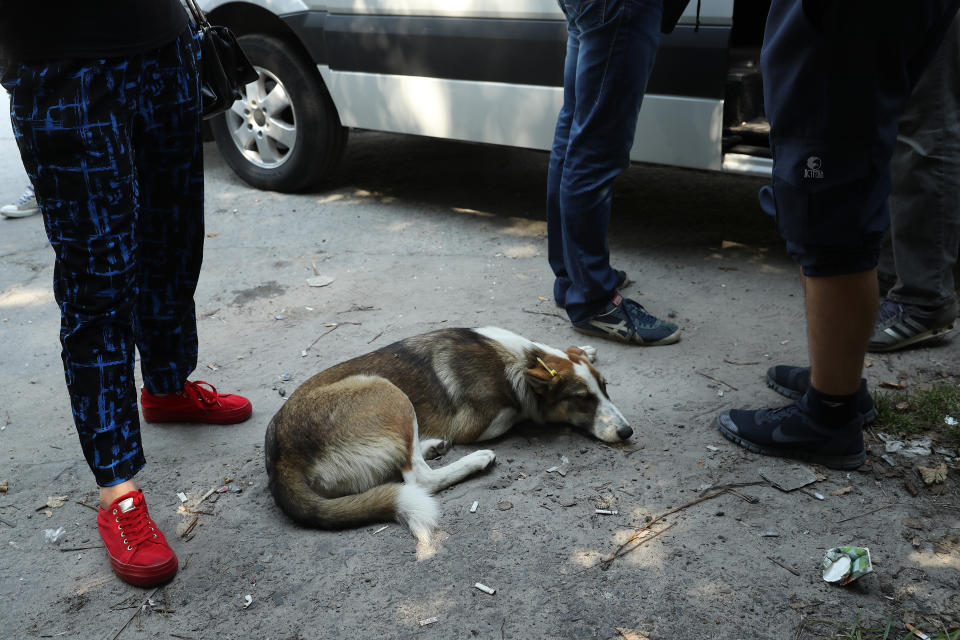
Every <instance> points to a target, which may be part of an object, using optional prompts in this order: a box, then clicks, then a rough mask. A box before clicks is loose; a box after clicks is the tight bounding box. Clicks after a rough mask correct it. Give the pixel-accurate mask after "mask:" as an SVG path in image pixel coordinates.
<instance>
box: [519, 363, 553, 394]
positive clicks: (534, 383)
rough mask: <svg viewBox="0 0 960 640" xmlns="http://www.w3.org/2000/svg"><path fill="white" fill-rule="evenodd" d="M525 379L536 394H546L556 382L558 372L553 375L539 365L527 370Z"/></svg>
mask: <svg viewBox="0 0 960 640" xmlns="http://www.w3.org/2000/svg"><path fill="white" fill-rule="evenodd" d="M524 377H525V378H526V380H527V384H528V385H530V388H531V389H533V390H534V391H535V392H536V393H541V394H542V393H546V392H547V390H548V389H550V385H552V384H553V382H554V380H556V372H555V371H554V372H553V373H551V372H550V371H548V370H547V369H546V368H544V367H543V366H541V365H539V364H537V366H535V367H531V368H529V369H527V371H526V373H525V375H524Z"/></svg>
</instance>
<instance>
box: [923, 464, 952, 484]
mask: <svg viewBox="0 0 960 640" xmlns="http://www.w3.org/2000/svg"><path fill="white" fill-rule="evenodd" d="M917 469H918V470H919V471H920V477H921V478H923V484H925V485H927V486H928V487H929V486H930V485H932V484H940V483H941V482H943V481H944V480H946V479H947V463H946V462H941V463H940V466H939V467H933V468H930V467H917Z"/></svg>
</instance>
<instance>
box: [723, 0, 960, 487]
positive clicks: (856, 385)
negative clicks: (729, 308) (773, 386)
mask: <svg viewBox="0 0 960 640" xmlns="http://www.w3.org/2000/svg"><path fill="white" fill-rule="evenodd" d="M958 7H960V0H914V1H913V2H894V1H893V0H879V1H878V0H873V1H870V2H868V1H867V0H804V1H801V0H773V2H772V3H771V6H770V12H769V14H768V17H767V26H766V32H765V34H764V43H763V49H762V52H761V71H762V73H763V83H764V90H763V93H764V104H765V109H766V113H767V117H768V119H769V120H770V143H771V148H772V150H773V181H772V187H768V188H765V189H764V191H763V192H762V194H761V203H762V204H763V205H764V207H765V208H767V209H768V210H771V211H772V212H773V213H775V215H776V219H777V226H778V229H779V231H780V234H781V235H782V236H783V237H784V239H785V240H786V244H787V251H788V252H789V253H790V255H791V256H792V257H793V258H794V260H795V261H796V262H797V263H798V264H799V265H800V267H801V270H802V279H803V285H804V291H805V294H806V300H805V304H806V316H807V337H808V342H809V347H810V370H809V377H808V386H807V388H806V390H805V391H803V390H801V389H799V388H798V383H799V382H800V381H801V380H803V379H804V376H803V375H802V373H803V368H800V367H779V368H777V369H779V372H776V371H775V372H774V373H775V375H776V378H777V381H778V382H779V383H782V384H781V386H782V387H783V388H784V389H786V390H787V391H793V392H796V393H797V395H799V396H800V397H799V399H798V400H797V401H796V402H794V403H793V404H790V405H788V406H786V407H780V408H778V409H772V410H770V409H762V410H751V411H746V410H739V409H735V410H731V411H728V412H725V413H723V414H721V415H720V416H719V417H718V418H717V426H718V427H719V429H720V431H721V432H722V433H723V435H725V436H726V437H727V438H729V439H730V440H733V441H734V442H736V443H737V444H739V445H741V446H743V447H745V448H746V449H749V450H751V451H754V452H757V453H763V454H767V455H774V456H781V457H790V458H800V459H804V460H809V461H812V462H817V463H820V464H823V465H826V466H828V467H832V468H838V469H853V468H856V467H858V466H860V465H861V464H863V462H864V461H865V459H866V451H865V449H864V444H863V432H862V426H863V424H864V422H865V421H866V420H867V419H868V417H869V412H870V411H872V403H871V402H870V398H869V393H868V392H867V388H866V381H865V380H863V379H862V378H861V374H862V369H863V359H864V355H865V354H866V351H867V345H868V342H869V340H870V336H871V334H872V333H873V330H874V322H875V320H876V318H877V309H878V307H879V292H878V286H877V263H878V256H879V253H880V247H881V243H882V240H883V236H884V233H885V232H886V230H887V227H888V226H889V224H890V211H889V204H888V198H889V196H890V192H891V184H892V181H891V173H890V162H891V158H892V156H893V152H894V148H895V145H896V142H897V125H898V122H899V120H900V116H901V114H902V113H903V111H904V109H905V107H906V104H907V99H908V98H909V97H910V94H911V92H912V90H913V87H914V85H915V84H916V83H917V80H918V79H919V77H920V75H921V73H922V72H923V70H924V68H925V67H926V66H927V64H928V63H929V61H930V60H931V58H932V57H933V55H934V53H935V52H936V49H937V47H938V45H939V44H940V42H941V41H942V40H943V38H944V35H945V33H946V31H947V29H948V27H949V25H950V23H951V21H952V19H953V17H954V16H955V15H956V13H957V8H958Z"/></svg>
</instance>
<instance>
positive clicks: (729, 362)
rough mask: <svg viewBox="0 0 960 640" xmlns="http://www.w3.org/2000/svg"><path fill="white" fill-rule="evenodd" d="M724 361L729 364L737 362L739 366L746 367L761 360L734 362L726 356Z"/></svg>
mask: <svg viewBox="0 0 960 640" xmlns="http://www.w3.org/2000/svg"><path fill="white" fill-rule="evenodd" d="M723 361H724V362H726V363H727V364H735V365H737V366H738V367H746V366H749V365H753V364H760V363H759V362H734V361H733V360H727V359H726V358H724V359H723Z"/></svg>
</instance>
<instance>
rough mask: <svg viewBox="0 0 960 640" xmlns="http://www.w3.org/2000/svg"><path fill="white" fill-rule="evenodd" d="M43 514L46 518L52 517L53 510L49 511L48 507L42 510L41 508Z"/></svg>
mask: <svg viewBox="0 0 960 640" xmlns="http://www.w3.org/2000/svg"><path fill="white" fill-rule="evenodd" d="M43 515H45V516H47V517H48V518H52V517H53V511H50V509H44V510H43Z"/></svg>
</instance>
